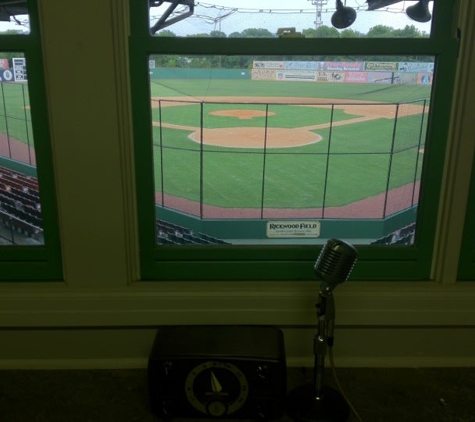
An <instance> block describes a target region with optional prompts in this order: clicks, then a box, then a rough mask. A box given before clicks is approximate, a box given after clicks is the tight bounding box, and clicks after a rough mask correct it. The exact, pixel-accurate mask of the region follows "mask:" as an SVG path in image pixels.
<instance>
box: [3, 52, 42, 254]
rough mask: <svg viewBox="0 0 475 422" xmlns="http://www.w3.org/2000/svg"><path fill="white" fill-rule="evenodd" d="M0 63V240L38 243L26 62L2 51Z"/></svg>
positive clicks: (20, 56)
mask: <svg viewBox="0 0 475 422" xmlns="http://www.w3.org/2000/svg"><path fill="white" fill-rule="evenodd" d="M0 64H1V65H2V68H1V69H0V78H1V82H0V239H1V240H0V242H1V244H3V245H11V244H15V245H42V244H44V240H43V223H42V215H41V203H40V194H39V187H38V179H37V174H36V157H35V145H34V139H33V130H32V126H31V115H30V102H29V94H28V77H27V71H26V62H25V58H24V57H23V54H22V53H11V52H8V53H6V52H4V53H0Z"/></svg>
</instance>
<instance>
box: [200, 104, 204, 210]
mask: <svg viewBox="0 0 475 422" xmlns="http://www.w3.org/2000/svg"><path fill="white" fill-rule="evenodd" d="M203 104H204V102H203V101H201V102H200V219H203V134H204V131H203V120H204V118H203V113H204V111H203V108H204V106H203Z"/></svg>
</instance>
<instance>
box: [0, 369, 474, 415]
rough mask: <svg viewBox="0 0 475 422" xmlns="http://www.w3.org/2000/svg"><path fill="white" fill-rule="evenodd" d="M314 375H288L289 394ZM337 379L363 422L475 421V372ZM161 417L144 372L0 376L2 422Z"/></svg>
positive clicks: (373, 373)
mask: <svg viewBox="0 0 475 422" xmlns="http://www.w3.org/2000/svg"><path fill="white" fill-rule="evenodd" d="M310 373H311V371H307V372H306V373H305V371H301V370H298V369H291V370H289V377H288V384H289V390H291V389H293V388H294V387H295V386H297V385H300V384H303V383H305V382H306V378H307V379H309V376H310ZM338 377H339V379H340V382H341V385H342V387H343V388H344V390H345V392H346V395H347V396H348V398H349V399H350V400H351V402H352V403H353V405H354V406H355V408H356V409H357V410H358V412H359V414H360V416H361V418H362V420H363V421H365V422H424V421H431V422H475V368H462V369H452V368H447V369H347V368H341V369H338ZM327 378H328V380H326V384H327V385H333V379H332V378H331V374H329V376H328V377H327ZM156 420H157V419H155V418H154V417H153V416H152V415H151V414H150V408H149V404H148V394H147V385H146V371H145V370H94V371H89V370H87V371H86V370H83V371H0V421H1V422H36V421H38V422H39V421H44V422H76V421H77V422H130V421H141V422H149V421H150V422H153V421H156ZM289 420H290V419H289V418H288V417H287V416H285V417H284V418H282V419H281V421H289ZM350 421H351V422H353V421H357V419H356V418H355V417H354V416H353V415H352V416H351V417H350Z"/></svg>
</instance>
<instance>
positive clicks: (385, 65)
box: [364, 62, 399, 72]
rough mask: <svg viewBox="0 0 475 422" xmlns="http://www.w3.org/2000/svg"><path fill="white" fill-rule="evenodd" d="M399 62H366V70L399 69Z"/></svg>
mask: <svg viewBox="0 0 475 422" xmlns="http://www.w3.org/2000/svg"><path fill="white" fill-rule="evenodd" d="M398 65H399V63H396V62H364V70H368V71H370V70H372V71H374V72H384V71H387V70H391V71H396V70H398Z"/></svg>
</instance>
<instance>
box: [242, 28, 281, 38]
mask: <svg viewBox="0 0 475 422" xmlns="http://www.w3.org/2000/svg"><path fill="white" fill-rule="evenodd" d="M241 36H242V37H243V38H275V34H273V33H272V32H270V31H269V30H268V29H265V28H248V29H245V30H244V31H242V32H241Z"/></svg>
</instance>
